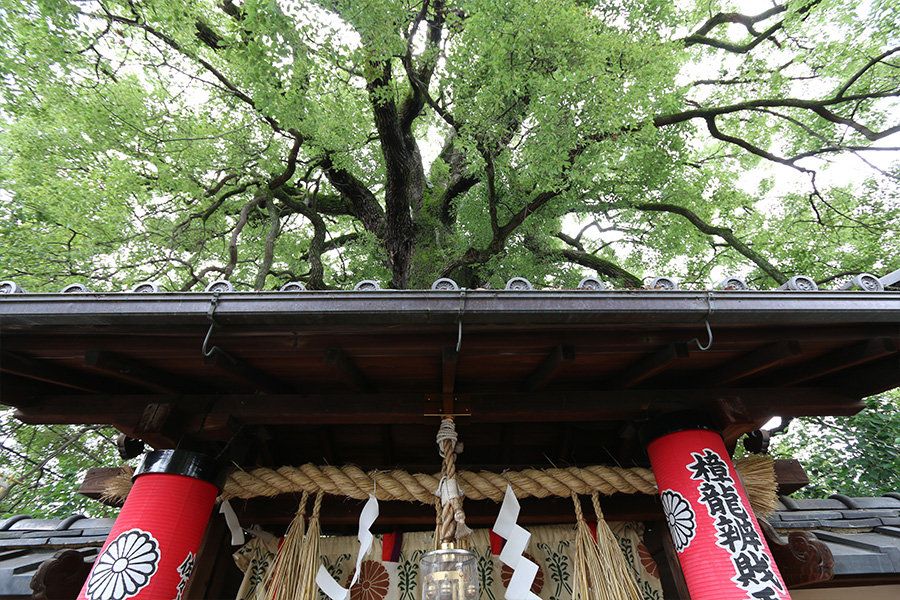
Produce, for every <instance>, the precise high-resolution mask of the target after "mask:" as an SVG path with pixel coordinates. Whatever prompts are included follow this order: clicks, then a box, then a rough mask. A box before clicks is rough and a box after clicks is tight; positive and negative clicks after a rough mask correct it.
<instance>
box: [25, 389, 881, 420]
mask: <svg viewBox="0 0 900 600" xmlns="http://www.w3.org/2000/svg"><path fill="white" fill-rule="evenodd" d="M467 396H468V398H469V399H470V401H471V407H472V415H471V417H470V418H471V422H473V423H516V422H577V421H604V420H625V419H636V418H643V417H646V416H647V413H648V411H651V412H652V411H656V412H659V411H660V410H661V409H663V408H666V407H671V406H679V407H683V408H691V407H694V408H698V409H712V408H714V407H715V406H716V405H717V404H718V403H719V401H720V399H721V398H723V397H733V398H736V399H739V400H740V402H742V404H743V405H744V406H745V407H746V410H747V411H748V412H749V418H750V420H753V421H757V420H759V419H768V418H770V417H772V416H787V417H796V416H822V415H835V414H855V413H856V412H859V410H861V408H863V407H864V406H865V405H864V403H862V402H861V401H860V400H859V399H858V398H857V397H855V396H851V395H849V394H846V393H844V392H842V391H840V390H839V389H835V388H832V387H825V388H792V389H769V388H746V389H731V390H715V389H713V390H710V389H699V390H652V389H640V390H619V391H599V392H559V391H551V392H533V393H506V394H501V393H487V392H486V393H480V394H469V395H467ZM425 397H426V395H423V394H390V393H385V394H378V393H374V394H315V395H314V394H309V395H303V394H280V395H270V396H265V397H264V398H263V397H260V396H259V395H254V394H234V395H227V396H218V395H190V394H177V395H176V394H172V395H159V396H147V395H109V396H85V395H55V396H42V397H40V398H39V399H37V400H36V401H35V402H34V403H32V404H29V405H27V406H22V407H20V408H19V409H18V411H17V412H16V416H17V418H19V419H20V420H22V421H24V422H26V423H32V424H39V423H43V424H53V423H73V424H81V423H83V424H93V423H114V422H117V421H124V420H125V419H126V418H129V417H130V418H132V419H133V420H134V422H136V421H137V419H138V418H139V416H140V415H141V414H143V411H144V407H145V406H146V405H147V403H148V400H149V399H152V400H154V401H155V402H157V403H168V404H173V405H174V406H176V407H178V409H179V410H180V411H181V412H182V413H184V414H205V413H207V412H209V413H210V414H226V415H232V416H233V417H234V418H235V419H237V420H238V421H240V422H241V423H244V424H247V425H291V424H310V425H322V424H334V425H341V424H344V425H349V424H382V423H393V424H400V423H430V422H432V421H431V420H429V418H427V417H425V416H424V414H423V410H422V407H423V404H424V402H423V401H424V400H425Z"/></svg>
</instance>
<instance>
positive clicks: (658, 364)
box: [610, 342, 690, 390]
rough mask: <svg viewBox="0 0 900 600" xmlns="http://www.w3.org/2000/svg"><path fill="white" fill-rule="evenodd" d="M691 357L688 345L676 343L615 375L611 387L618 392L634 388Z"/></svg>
mask: <svg viewBox="0 0 900 600" xmlns="http://www.w3.org/2000/svg"><path fill="white" fill-rule="evenodd" d="M689 356H690V351H689V350H688V347H687V344H686V343H684V342H675V343H673V344H668V345H666V346H663V347H662V348H660V349H659V350H657V351H656V352H654V353H653V354H651V355H649V356H646V357H644V358H642V359H640V360H638V361H637V362H636V363H635V364H633V365H631V366H630V367H628V368H627V369H625V370H624V371H622V372H621V373H619V374H618V375H615V376H614V377H613V378H612V380H611V382H610V383H611V387H612V388H614V389H617V390H625V389H628V388H632V387H634V386H636V385H637V384H639V383H641V382H642V381H646V380H647V379H650V378H651V377H653V376H654V375H656V374H658V373H662V372H663V371H665V370H666V369H668V368H670V367H672V366H673V365H675V364H677V363H679V362H681V361H683V360H685V359H687V358H688V357H689Z"/></svg>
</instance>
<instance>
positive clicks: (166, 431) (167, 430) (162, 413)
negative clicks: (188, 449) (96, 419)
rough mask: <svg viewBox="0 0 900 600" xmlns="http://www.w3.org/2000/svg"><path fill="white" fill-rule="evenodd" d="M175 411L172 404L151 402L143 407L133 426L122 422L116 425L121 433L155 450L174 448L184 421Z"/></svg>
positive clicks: (182, 433)
mask: <svg viewBox="0 0 900 600" xmlns="http://www.w3.org/2000/svg"><path fill="white" fill-rule="evenodd" d="M175 413H176V407H175V405H174V404H169V403H151V404H147V405H146V406H145V407H144V411H143V412H142V413H141V416H140V418H139V419H138V422H137V425H135V426H134V427H129V426H127V425H124V424H122V423H116V425H117V427H118V429H119V430H120V431H122V432H123V433H126V434H127V435H129V436H130V437H133V438H135V439H137V440H141V441H142V442H145V443H147V444H150V445H151V446H153V447H154V448H155V449H157V450H159V449H162V448H174V447H175V446H177V445H178V442H179V441H181V438H182V436H183V435H184V422H183V420H182V419H180V418H177V417H176V416H175ZM125 430H127V431H125Z"/></svg>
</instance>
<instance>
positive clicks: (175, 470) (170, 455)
mask: <svg viewBox="0 0 900 600" xmlns="http://www.w3.org/2000/svg"><path fill="white" fill-rule="evenodd" d="M147 473H167V474H169V475H184V476H186V477H193V478H194V479H199V480H201V481H207V482H209V483H211V484H213V485H214V486H216V487H217V488H218V489H219V491H222V488H223V487H224V486H225V478H226V476H227V473H226V472H225V469H223V468H222V465H221V464H219V462H218V461H216V460H215V459H214V458H212V457H210V456H207V455H205V454H200V453H198V452H188V451H187V450H154V451H153V452H149V453H147V454H146V455H145V456H144V460H143V461H141V464H140V466H138V468H137V469H136V470H135V472H134V476H133V477H132V480H134V479H137V478H138V477H140V476H141V475H146V474H147Z"/></svg>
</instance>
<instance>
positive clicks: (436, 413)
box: [424, 394, 472, 417]
mask: <svg viewBox="0 0 900 600" xmlns="http://www.w3.org/2000/svg"><path fill="white" fill-rule="evenodd" d="M424 415H425V416H426V417H471V416H472V399H471V397H470V396H469V395H468V394H426V395H425V412H424Z"/></svg>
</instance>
